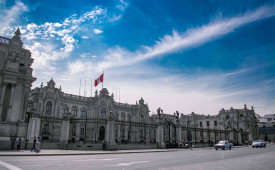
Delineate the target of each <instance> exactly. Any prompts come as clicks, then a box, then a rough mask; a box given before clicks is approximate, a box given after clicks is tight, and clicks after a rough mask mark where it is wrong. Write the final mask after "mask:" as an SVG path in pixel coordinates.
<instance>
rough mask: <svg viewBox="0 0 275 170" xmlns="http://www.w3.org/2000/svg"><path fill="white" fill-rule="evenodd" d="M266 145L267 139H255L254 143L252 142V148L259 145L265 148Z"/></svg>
mask: <svg viewBox="0 0 275 170" xmlns="http://www.w3.org/2000/svg"><path fill="white" fill-rule="evenodd" d="M265 146H266V143H265V141H263V140H254V141H253V143H252V148H255V147H256V148H258V147H261V148H262V147H264V148H265Z"/></svg>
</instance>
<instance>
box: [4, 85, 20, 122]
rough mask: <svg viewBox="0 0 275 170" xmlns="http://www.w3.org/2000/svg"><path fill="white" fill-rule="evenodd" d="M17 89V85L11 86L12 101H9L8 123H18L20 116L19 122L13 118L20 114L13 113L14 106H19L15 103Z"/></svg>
mask: <svg viewBox="0 0 275 170" xmlns="http://www.w3.org/2000/svg"><path fill="white" fill-rule="evenodd" d="M15 87H16V85H14V84H12V86H11V94H10V101H9V108H8V111H7V112H8V113H7V117H6V120H7V121H15V122H16V121H17V120H18V116H19V115H17V120H13V118H12V115H13V114H18V112H17V113H13V112H12V109H13V106H14V105H15V104H17V103H14V102H13V98H14V90H15Z"/></svg>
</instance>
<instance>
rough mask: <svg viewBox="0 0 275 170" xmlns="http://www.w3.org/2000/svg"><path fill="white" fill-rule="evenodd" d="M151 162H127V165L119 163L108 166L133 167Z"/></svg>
mask: <svg viewBox="0 0 275 170" xmlns="http://www.w3.org/2000/svg"><path fill="white" fill-rule="evenodd" d="M147 162H150V161H140V162H127V163H119V164H117V165H107V166H129V165H133V164H140V163H147Z"/></svg>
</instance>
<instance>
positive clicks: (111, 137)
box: [106, 118, 117, 150]
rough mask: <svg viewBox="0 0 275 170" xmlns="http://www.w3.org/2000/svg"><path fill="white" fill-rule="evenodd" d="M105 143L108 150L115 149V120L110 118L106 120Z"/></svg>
mask: <svg viewBox="0 0 275 170" xmlns="http://www.w3.org/2000/svg"><path fill="white" fill-rule="evenodd" d="M106 144H107V149H108V150H117V144H116V142H115V121H114V120H113V119H112V118H109V120H108V121H107V137H106Z"/></svg>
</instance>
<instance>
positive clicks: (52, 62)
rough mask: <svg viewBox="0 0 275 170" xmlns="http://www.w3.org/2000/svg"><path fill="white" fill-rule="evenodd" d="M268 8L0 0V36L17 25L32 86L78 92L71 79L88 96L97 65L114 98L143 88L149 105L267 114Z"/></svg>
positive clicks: (274, 69)
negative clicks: (246, 108)
mask: <svg viewBox="0 0 275 170" xmlns="http://www.w3.org/2000/svg"><path fill="white" fill-rule="evenodd" d="M274 11H275V1H274V0H273V1H268V0H265V1H260V0H247V1H239V0H228V1H225V0H209V1H207V0H195V1H190V0H170V1H165V0H163V1H162V0H151V1H143V0H133V1H126V0H100V1H91V0H90V1H89V0H82V1H75V0H71V1H70V2H69V3H68V1H65V0H59V1H55V0H48V1H42V0H41V1H40V0H37V1H33V0H21V1H18V0H15V1H14V0H0V17H1V18H4V19H3V20H2V19H1V20H0V35H1V36H6V37H11V36H12V35H13V32H14V31H15V30H16V28H17V27H19V28H20V29H21V33H22V35H21V38H22V40H23V42H24V48H26V49H29V50H30V51H31V52H32V57H33V58H34V59H35V61H34V63H33V65H32V67H33V69H34V76H35V77H37V80H36V82H35V83H34V84H33V87H37V86H39V85H40V84H41V82H44V83H46V82H47V81H49V80H50V78H53V79H54V80H55V82H56V84H57V86H59V85H61V86H62V89H63V91H65V92H66V93H72V94H76V95H78V94H79V86H80V85H79V84H80V79H81V82H82V83H81V95H84V89H86V93H85V95H86V96H90V95H91V84H90V82H91V81H94V79H96V78H97V77H98V76H99V75H100V74H101V73H102V72H103V71H104V73H105V79H104V87H106V88H108V90H109V92H111V93H113V92H114V93H115V95H116V94H117V95H116V101H120V102H124V103H126V102H127V103H130V104H134V103H135V102H136V100H139V99H140V97H143V98H144V100H145V102H148V105H149V108H150V110H151V113H155V112H156V109H157V108H158V107H161V108H162V109H163V110H164V112H165V113H168V114H173V113H174V112H175V111H176V110H178V111H179V112H180V113H183V114H190V113H191V112H195V113H198V114H205V115H206V114H210V115H214V114H217V113H218V111H219V110H220V109H221V108H225V109H229V108H230V107H234V108H243V105H244V104H247V105H248V106H249V107H250V106H254V107H255V110H256V112H257V113H258V114H260V115H264V114H274V113H275V104H274V103H275V52H274V49H275V48H274V42H275V33H274V30H275V29H274V24H275V22H274V21H275V17H274V15H275V12H274ZM85 80H86V87H85V86H84V85H85ZM100 87H101V86H100ZM100 87H97V88H93V89H92V90H93V93H94V91H95V89H97V90H100ZM113 89H114V90H113ZM116 89H117V90H116ZM116 91H118V92H116ZM119 91H120V97H119V95H118V93H119Z"/></svg>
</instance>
